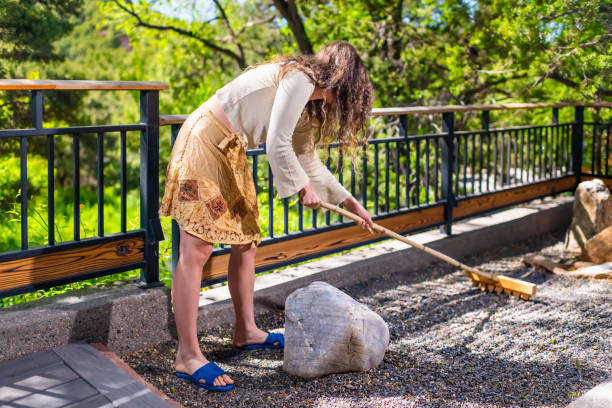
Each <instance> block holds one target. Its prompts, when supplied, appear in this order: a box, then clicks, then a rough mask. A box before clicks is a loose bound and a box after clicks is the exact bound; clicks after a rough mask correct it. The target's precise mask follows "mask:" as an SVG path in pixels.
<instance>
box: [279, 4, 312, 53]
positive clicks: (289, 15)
mask: <svg viewBox="0 0 612 408" xmlns="http://www.w3.org/2000/svg"><path fill="white" fill-rule="evenodd" d="M274 5H275V6H276V8H277V9H278V11H279V12H280V13H281V15H282V16H283V17H284V18H285V20H287V23H288V24H289V29H290V30H291V32H292V33H293V37H295V40H296V41H297V43H298V46H299V47H300V52H301V53H302V54H314V52H313V50H312V44H310V40H308V36H307V35H306V30H304V24H303V23H302V18H301V17H300V14H299V13H298V9H297V6H296V5H295V0H274Z"/></svg>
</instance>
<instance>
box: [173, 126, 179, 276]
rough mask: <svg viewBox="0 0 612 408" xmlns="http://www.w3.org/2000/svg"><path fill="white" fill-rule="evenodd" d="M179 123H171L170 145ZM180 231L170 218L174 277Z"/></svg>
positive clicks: (177, 130)
mask: <svg viewBox="0 0 612 408" xmlns="http://www.w3.org/2000/svg"><path fill="white" fill-rule="evenodd" d="M180 129H181V125H177V124H173V125H172V127H171V130H170V132H171V134H170V146H171V148H172V147H174V142H175V141H176V137H177V136H178V133H179V130H180ZM180 246H181V241H180V231H179V226H178V223H177V222H176V221H175V220H172V278H173V279H174V273H175V272H176V266H177V265H178V260H179V254H180V252H179V251H180Z"/></svg>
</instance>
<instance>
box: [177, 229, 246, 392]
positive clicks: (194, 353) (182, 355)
mask: <svg viewBox="0 0 612 408" xmlns="http://www.w3.org/2000/svg"><path fill="white" fill-rule="evenodd" d="M180 231H181V247H180V256H179V261H178V265H177V266H176V273H175V274H174V279H173V281H172V305H173V307H174V318H175V321H176V331H177V333H178V340H179V345H178V350H177V353H176V361H175V363H174V368H175V369H176V371H178V372H182V373H186V374H190V375H191V374H193V372H194V371H196V370H197V369H198V368H200V367H202V366H203V365H204V364H207V363H208V360H207V359H206V358H205V357H204V355H203V354H202V351H201V350H200V343H199V342H198V329H197V318H198V302H199V299H200V282H201V280H202V267H203V266H204V264H205V263H206V261H208V258H209V257H210V254H211V253H212V249H213V246H212V244H211V243H209V242H206V241H203V240H201V239H200V238H197V237H195V236H193V235H191V234H188V233H186V232H185V231H183V230H182V229H181V230H180ZM200 381H201V382H204V381H203V380H200ZM233 383H234V381H233V380H232V379H231V378H230V377H229V376H227V375H222V376H219V377H217V378H216V379H215V381H214V385H215V386H224V385H228V384H233Z"/></svg>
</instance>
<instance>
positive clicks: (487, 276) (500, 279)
mask: <svg viewBox="0 0 612 408" xmlns="http://www.w3.org/2000/svg"><path fill="white" fill-rule="evenodd" d="M321 207H323V208H326V209H328V210H330V211H334V212H336V213H338V214H340V215H342V216H344V217H347V218H350V219H352V220H353V221H355V222H356V223H359V222H361V221H363V220H362V219H361V217H359V216H357V215H355V214H353V213H352V212H349V211H346V210H344V209H342V208H340V207H338V206H336V205H332V204H329V203H326V202H323V203H321ZM374 230H376V231H378V232H381V233H383V234H385V235H387V236H389V237H391V238H395V239H398V240H400V241H402V242H404V243H406V244H408V245H410V246H413V247H415V248H417V249H420V250H421V251H423V252H426V253H428V254H429V255H433V256H435V257H436V258H438V259H441V260H443V261H446V262H448V263H449V264H451V265H453V266H456V267H457V268H461V269H463V270H464V271H465V273H466V275H467V276H469V277H470V278H471V279H472V284H473V285H474V286H480V288H481V289H482V290H483V291H485V290H486V291H489V292H497V293H502V292H503V293H506V294H508V295H512V296H516V297H518V298H521V299H524V300H528V299H529V297H531V296H532V295H534V294H535V293H536V285H535V284H533V283H530V282H525V281H522V280H520V279H515V278H510V277H508V276H504V275H496V274H494V273H490V272H485V271H481V270H479V269H476V268H472V267H471V266H468V265H465V264H463V263H461V262H459V261H457V260H456V259H453V258H451V257H450V256H447V255H444V254H443V253H441V252H438V251H436V250H435V249H431V248H429V247H426V246H424V245H422V244H420V243H418V242H416V241H413V240H411V239H408V238H406V237H404V236H403V235H400V234H398V233H396V232H393V231H391V230H389V229H387V228H385V227H383V226H382V225H378V224H374Z"/></svg>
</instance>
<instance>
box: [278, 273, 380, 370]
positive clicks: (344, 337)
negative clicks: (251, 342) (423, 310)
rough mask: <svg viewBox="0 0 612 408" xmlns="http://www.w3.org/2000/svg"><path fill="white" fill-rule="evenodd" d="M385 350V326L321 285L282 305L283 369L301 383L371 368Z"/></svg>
mask: <svg viewBox="0 0 612 408" xmlns="http://www.w3.org/2000/svg"><path fill="white" fill-rule="evenodd" d="M388 345H389V329H388V327H387V324H386V323H385V321H384V320H383V319H382V318H381V317H380V316H379V315H377V314H376V313H374V312H373V311H371V310H370V309H368V308H367V307H366V306H364V305H363V304H361V303H359V302H357V301H356V300H354V299H353V298H351V297H350V296H348V295H347V294H345V293H343V292H341V291H340V290H338V289H336V288H335V287H333V286H331V285H329V284H327V283H325V282H313V283H311V284H310V285H309V286H307V287H305V288H302V289H298V290H296V291H295V292H293V293H292V294H291V295H289V296H288V297H287V301H286V302H285V350H284V364H283V369H284V370H285V371H286V372H287V373H289V374H292V375H297V376H300V377H305V378H313V377H319V376H322V375H326V374H331V373H341V372H347V371H365V370H369V369H371V368H374V367H377V366H378V365H379V364H380V363H381V362H382V360H383V357H384V356H385V350H386V349H387V346H388Z"/></svg>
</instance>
